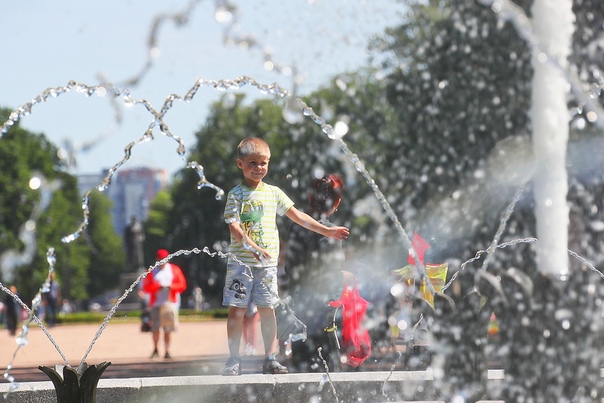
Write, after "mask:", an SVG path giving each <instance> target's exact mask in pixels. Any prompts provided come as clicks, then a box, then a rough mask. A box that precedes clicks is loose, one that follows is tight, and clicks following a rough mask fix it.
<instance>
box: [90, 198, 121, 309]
mask: <svg viewBox="0 0 604 403" xmlns="http://www.w3.org/2000/svg"><path fill="white" fill-rule="evenodd" d="M111 205H112V203H111V200H109V198H107V196H105V195H104V194H103V193H99V192H92V193H91V194H90V220H89V221H90V223H89V225H88V228H87V230H86V234H85V236H84V238H85V241H86V244H87V245H88V247H89V248H90V265H89V267H90V269H89V273H88V278H89V282H88V287H87V292H88V295H89V296H90V297H95V296H98V295H100V294H102V293H103V292H105V291H108V290H111V289H114V288H115V287H116V286H118V285H119V282H120V274H121V273H123V270H124V267H125V264H126V262H125V259H126V257H125V252H124V249H123V246H122V239H121V238H120V236H119V235H117V234H116V233H115V231H114V230H113V225H112V223H111V215H110V212H111Z"/></svg>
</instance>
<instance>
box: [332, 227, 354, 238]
mask: <svg viewBox="0 0 604 403" xmlns="http://www.w3.org/2000/svg"><path fill="white" fill-rule="evenodd" d="M326 235H327V236H328V237H329V238H335V239H346V238H348V235H350V230H349V229H348V228H346V227H329V232H328V233H327V234H326Z"/></svg>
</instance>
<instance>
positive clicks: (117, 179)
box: [78, 167, 168, 236]
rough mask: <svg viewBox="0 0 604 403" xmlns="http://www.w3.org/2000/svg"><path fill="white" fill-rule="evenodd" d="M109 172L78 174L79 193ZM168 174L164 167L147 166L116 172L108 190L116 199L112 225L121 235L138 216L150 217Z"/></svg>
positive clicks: (141, 220) (82, 192)
mask: <svg viewBox="0 0 604 403" xmlns="http://www.w3.org/2000/svg"><path fill="white" fill-rule="evenodd" d="M107 172H108V171H104V172H103V173H101V174H87V175H78V188H79V190H80V194H82V195H83V194H84V193H86V192H87V191H88V190H90V189H94V188H95V187H96V186H98V185H99V183H101V181H102V180H103V178H104V177H105V175H107ZM167 183H168V176H167V173H166V170H164V169H153V168H147V167H139V168H131V169H121V170H119V171H117V172H116V174H115V175H114V177H113V179H112V181H111V186H109V187H108V188H107V190H106V191H105V193H106V195H107V197H109V199H110V200H111V201H112V202H113V209H112V211H111V220H112V223H113V228H114V230H115V232H116V233H118V234H119V235H120V236H122V235H123V233H124V228H125V227H126V225H128V224H129V223H130V219H131V217H133V216H135V217H136V218H137V219H138V220H139V221H140V222H143V221H145V220H146V219H147V216H148V215H149V206H150V205H151V201H152V200H153V199H154V198H155V196H156V195H157V193H158V192H159V191H160V190H162V189H164V188H165V187H166V184H167Z"/></svg>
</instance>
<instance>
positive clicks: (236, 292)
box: [222, 262, 279, 308]
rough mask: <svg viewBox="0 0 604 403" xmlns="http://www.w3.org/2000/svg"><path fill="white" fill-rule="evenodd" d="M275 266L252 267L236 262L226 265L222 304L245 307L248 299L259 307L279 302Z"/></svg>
mask: <svg viewBox="0 0 604 403" xmlns="http://www.w3.org/2000/svg"><path fill="white" fill-rule="evenodd" d="M278 292H279V291H278V286H277V266H269V267H254V268H252V269H250V268H248V267H247V266H244V265H241V264H239V263H237V262H233V263H229V264H228V265H227V272H226V281H225V285H224V290H223V292H222V305H224V306H235V307H238V308H247V306H248V304H249V302H250V300H251V301H253V302H254V303H255V304H256V305H257V306H259V307H261V308H268V307H272V306H274V305H276V304H277V302H279V295H278Z"/></svg>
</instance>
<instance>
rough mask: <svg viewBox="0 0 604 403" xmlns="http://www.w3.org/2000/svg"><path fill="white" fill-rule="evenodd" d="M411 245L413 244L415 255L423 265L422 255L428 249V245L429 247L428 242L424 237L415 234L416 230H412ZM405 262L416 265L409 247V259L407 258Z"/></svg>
mask: <svg viewBox="0 0 604 403" xmlns="http://www.w3.org/2000/svg"><path fill="white" fill-rule="evenodd" d="M411 245H412V246H413V249H415V252H416V253H417V257H418V258H419V261H420V262H421V264H422V265H423V264H424V255H425V254H426V251H427V250H428V249H430V247H431V246H430V244H429V243H428V241H426V240H425V239H424V238H422V237H421V236H419V235H418V234H417V232H414V233H413V241H411ZM407 262H408V263H409V264H412V265H414V266H417V264H416V263H415V259H414V258H413V256H412V255H411V249H409V259H408V260H407Z"/></svg>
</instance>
